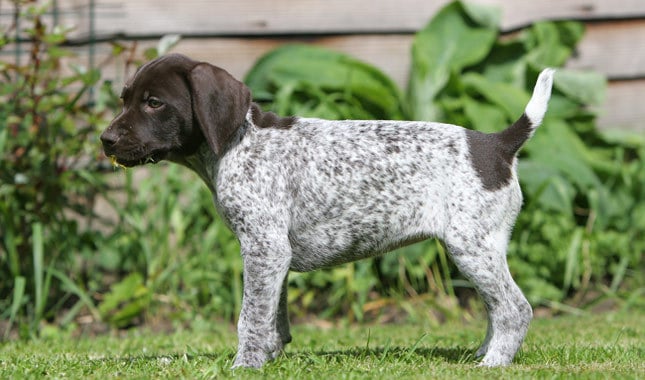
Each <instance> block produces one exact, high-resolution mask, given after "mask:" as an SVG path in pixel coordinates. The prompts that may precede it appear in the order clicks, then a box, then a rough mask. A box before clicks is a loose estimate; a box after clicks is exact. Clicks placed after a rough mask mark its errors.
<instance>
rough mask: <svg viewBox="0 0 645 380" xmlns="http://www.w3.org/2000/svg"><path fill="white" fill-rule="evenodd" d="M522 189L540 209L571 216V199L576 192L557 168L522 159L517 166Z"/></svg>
mask: <svg viewBox="0 0 645 380" xmlns="http://www.w3.org/2000/svg"><path fill="white" fill-rule="evenodd" d="M518 171H519V177H520V181H521V183H522V188H523V189H524V192H525V193H526V195H527V196H529V197H530V198H531V199H532V200H533V202H537V203H538V204H540V205H541V206H540V207H539V208H540V209H546V210H553V211H557V212H560V213H563V214H565V215H572V214H573V208H572V206H571V205H572V204H573V198H574V197H575V195H576V190H575V188H574V187H573V185H572V184H571V183H570V182H569V181H567V180H565V179H564V178H563V177H562V176H561V175H560V174H559V173H558V170H557V168H553V167H552V166H550V165H545V164H544V163H543V162H540V161H539V160H532V159H523V160H520V162H519V164H518Z"/></svg>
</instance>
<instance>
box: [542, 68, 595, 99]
mask: <svg viewBox="0 0 645 380" xmlns="http://www.w3.org/2000/svg"><path fill="white" fill-rule="evenodd" d="M553 86H554V87H555V88H556V89H558V90H559V91H561V92H562V93H563V94H565V95H566V96H567V97H568V98H569V99H572V100H575V101H577V102H579V103H580V104H585V105H596V106H597V105H601V104H602V103H603V102H604V101H605V91H606V89H607V80H606V79H605V76H604V75H602V74H600V73H597V72H593V71H579V70H569V69H558V70H557V71H556V73H555V77H554V79H553Z"/></svg>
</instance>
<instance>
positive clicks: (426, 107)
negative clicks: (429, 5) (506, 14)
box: [408, 2, 499, 120]
mask: <svg viewBox="0 0 645 380" xmlns="http://www.w3.org/2000/svg"><path fill="white" fill-rule="evenodd" d="M484 9H486V8H485V7H483V6H477V7H476V6H468V7H465V6H464V5H463V3H461V2H453V3H450V4H449V5H447V6H445V7H444V8H443V9H441V10H440V11H439V12H438V13H437V14H436V15H435V17H434V18H433V19H432V20H431V21H430V22H429V23H428V25H427V26H426V27H425V28H424V29H423V30H421V31H420V32H419V33H417V35H416V36H415V38H414V41H413V43H412V68H411V74H410V82H409V86H408V103H409V104H410V107H411V110H410V115H411V117H412V118H413V119H415V120H439V119H440V117H439V116H440V115H438V113H439V111H438V109H437V107H436V106H434V105H433V102H434V100H435V98H436V96H437V94H438V93H439V91H441V89H442V88H443V87H444V86H445V85H446V84H447V83H448V80H449V78H450V74H451V73H452V72H459V71H461V70H462V69H463V68H464V67H467V66H469V65H474V64H476V63H478V62H479V61H480V60H482V59H483V58H484V57H486V55H487V54H488V53H489V51H490V49H491V47H492V46H493V43H494V42H495V38H496V36H497V34H498V29H497V27H496V26H495V25H491V24H492V23H493V22H494V21H499V18H496V17H492V16H491V14H493V13H494V12H493V11H492V10H490V9H488V10H486V11H484Z"/></svg>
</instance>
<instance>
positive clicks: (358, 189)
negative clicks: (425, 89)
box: [101, 54, 554, 368]
mask: <svg viewBox="0 0 645 380" xmlns="http://www.w3.org/2000/svg"><path fill="white" fill-rule="evenodd" d="M553 73H554V72H553V70H551V69H546V70H544V71H543V72H542V73H541V74H540V76H539V78H538V81H537V84H536V86H535V89H534V92H533V96H532V97H531V99H530V101H529V103H528V105H527V106H526V109H525V111H524V114H523V115H521V116H519V119H518V120H517V121H516V122H515V123H514V124H512V125H511V126H509V127H508V128H506V129H504V130H502V131H501V132H498V133H493V134H483V133H479V132H476V131H472V130H468V129H464V128H461V127H458V126H455V125H448V124H440V123H431V122H417V121H372V120H367V121H354V120H351V121H350V120H347V121H331V120H321V119H311V118H297V117H288V118H282V117H278V116H276V115H274V114H272V113H267V112H263V111H262V110H260V108H259V107H258V106H257V105H256V104H254V103H252V101H251V94H250V91H249V89H248V88H247V87H246V86H245V85H244V84H242V83H241V82H239V81H237V80H236V79H234V78H233V77H232V76H231V75H229V74H228V73H227V72H226V71H224V70H222V69H220V68H218V67H215V66H213V65H210V64H208V63H204V62H196V61H193V60H191V59H189V58H187V57H185V56H182V55H177V54H172V55H167V56H164V57H161V58H158V59H156V60H154V61H151V62H149V63H147V64H145V65H144V66H143V67H141V68H140V70H138V71H137V73H136V74H135V75H134V77H133V78H131V79H130V80H129V81H128V82H127V84H126V85H125V87H124V88H123V93H122V96H121V97H122V99H123V111H122V112H121V113H120V114H119V115H118V116H117V117H116V118H115V119H114V121H112V123H111V124H110V125H109V127H108V128H107V129H106V130H105V132H104V133H103V134H102V135H101V140H102V143H103V147H104V150H105V154H106V155H108V156H111V157H113V158H115V159H116V161H117V162H118V163H119V164H120V165H124V166H128V167H130V166H135V165H142V164H145V163H149V162H152V163H154V162H158V161H160V160H164V159H166V160H169V161H172V162H176V163H179V164H182V165H184V166H187V167H188V168H190V169H192V170H194V171H195V172H196V173H197V174H198V175H199V176H200V177H201V178H202V179H203V180H204V182H205V183H206V184H207V185H208V187H209V188H210V190H211V191H212V193H213V199H214V202H215V206H216V207H217V210H218V212H219V213H220V215H221V216H222V218H223V219H224V220H225V221H226V222H227V224H228V226H229V227H230V228H231V230H232V231H233V232H234V233H235V234H236V236H237V238H238V239H239V242H240V246H241V255H242V259H243V263H244V296H243V302H242V311H241V315H240V317H239V322H238V334H239V346H238V352H237V356H236V358H235V362H234V367H256V368H257V367H261V366H262V365H263V364H264V363H265V362H266V361H267V360H270V359H273V358H275V357H276V356H277V355H278V354H279V353H280V351H281V350H282V348H283V347H284V345H285V344H287V343H289V342H290V341H291V334H290V332H289V321H288V317H287V291H286V284H287V273H288V271H289V270H294V271H311V270H315V269H318V268H324V267H330V266H333V265H338V264H343V263H346V262H350V261H355V260H360V259H363V258H366V257H370V256H373V255H378V254H382V253H384V252H388V251H391V250H393V249H395V248H398V247H401V246H404V245H407V244H411V243H414V242H418V241H421V240H424V239H428V238H431V237H435V238H439V239H441V240H442V241H443V242H444V243H445V245H446V247H447V248H448V250H449V252H450V256H451V258H452V260H453V261H454V263H455V264H456V265H457V267H458V268H459V270H460V271H461V272H462V273H463V274H464V275H465V276H466V277H467V278H468V279H469V280H470V281H471V282H472V283H473V285H474V286H475V287H476V289H477V291H478V292H479V294H480V295H481V297H482V298H483V300H484V302H485V305H486V309H487V312H488V331H487V334H486V338H485V340H484V342H483V344H482V345H481V347H480V348H479V350H478V351H477V355H479V356H483V359H482V362H481V364H482V365H485V366H499V365H506V364H509V363H511V361H512V360H513V357H514V356H515V354H516V352H517V351H518V349H519V348H520V345H521V343H522V340H523V339H524V336H525V335H526V332H527V330H528V325H529V322H530V320H531V318H532V310H531V306H530V305H529V303H528V302H527V300H526V298H525V297H524V296H523V294H522V292H521V290H520V289H519V288H518V286H517V285H516V284H515V282H514V281H513V279H512V278H511V275H510V273H509V270H508V265H507V263H506V249H507V244H508V240H509V236H510V233H511V229H512V227H513V224H514V223H515V219H516V217H517V214H518V212H519V211H520V207H521V204H522V194H521V192H520V186H519V184H518V180H517V170H516V166H517V159H516V154H517V151H518V150H519V149H520V147H521V146H522V144H524V142H525V141H526V140H527V139H529V138H530V137H531V136H532V134H533V132H534V131H535V129H536V128H537V127H538V126H539V125H540V123H541V121H542V118H543V117H544V114H545V112H546V109H547V102H548V100H549V98H550V95H551V87H552V81H553Z"/></svg>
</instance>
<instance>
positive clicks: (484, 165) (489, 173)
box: [466, 115, 531, 191]
mask: <svg viewBox="0 0 645 380" xmlns="http://www.w3.org/2000/svg"><path fill="white" fill-rule="evenodd" d="M530 135H531V121H530V120H529V118H528V117H527V116H526V115H522V117H520V118H519V119H518V120H517V121H516V122H515V123H513V125H511V126H510V127H508V128H507V129H505V130H504V131H502V132H499V133H492V134H485V133H482V132H478V131H473V130H466V140H467V141H468V150H469V152H470V160H471V163H472V165H473V168H474V169H475V171H476V172H477V174H478V176H479V179H480V180H481V182H482V184H483V185H484V188H485V189H487V190H491V191H494V190H498V189H501V188H502V187H504V186H506V185H507V184H508V183H509V182H510V180H511V176H512V174H513V173H512V172H511V170H512V167H513V160H514V159H515V155H516V154H517V151H518V150H519V149H520V148H521V147H522V144H524V142H525V141H526V140H527V139H528V138H529V137H530Z"/></svg>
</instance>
